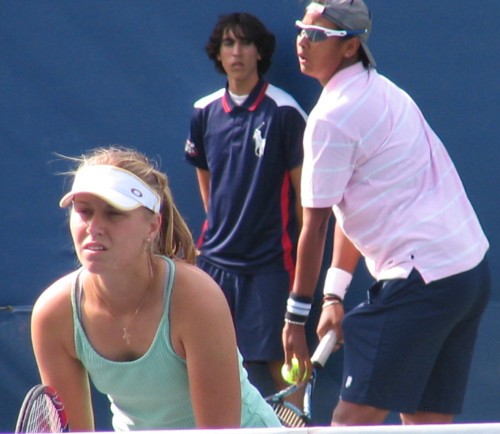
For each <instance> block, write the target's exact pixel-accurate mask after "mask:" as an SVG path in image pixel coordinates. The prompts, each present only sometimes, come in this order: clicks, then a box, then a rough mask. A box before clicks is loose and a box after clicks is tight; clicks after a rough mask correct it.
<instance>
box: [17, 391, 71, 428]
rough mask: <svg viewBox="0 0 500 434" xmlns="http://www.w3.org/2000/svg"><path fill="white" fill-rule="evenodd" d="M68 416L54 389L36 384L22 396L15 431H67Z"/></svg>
mask: <svg viewBox="0 0 500 434" xmlns="http://www.w3.org/2000/svg"><path fill="white" fill-rule="evenodd" d="M67 431H69V429H68V418H67V416H66V411H65V410H64V405H63V403H62V401H61V399H60V398H59V396H58V394H57V392H56V390H55V389H54V388H53V387H50V386H44V385H37V386H35V387H33V388H32V389H31V390H30V391H29V392H28V393H27V394H26V397H25V398H24V401H23V404H22V406H21V410H20V412H19V417H18V419H17V424H16V430H15V432H16V433H44V432H67Z"/></svg>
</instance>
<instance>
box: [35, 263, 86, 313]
mask: <svg viewBox="0 0 500 434" xmlns="http://www.w3.org/2000/svg"><path fill="white" fill-rule="evenodd" d="M77 273H78V271H74V272H72V273H69V274H66V275H65V276H63V277H61V278H60V279H58V280H56V281H55V282H54V283H52V284H51V285H50V286H49V287H48V288H46V289H45V290H44V291H43V292H42V293H41V294H40V296H39V297H38V299H37V300H36V302H35V305H34V306H33V316H35V317H42V318H43V317H47V318H56V317H59V318H60V315H65V314H67V312H70V311H71V290H72V288H73V285H74V281H75V278H76V276H77Z"/></svg>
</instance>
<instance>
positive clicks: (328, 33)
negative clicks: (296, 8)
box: [295, 20, 368, 42]
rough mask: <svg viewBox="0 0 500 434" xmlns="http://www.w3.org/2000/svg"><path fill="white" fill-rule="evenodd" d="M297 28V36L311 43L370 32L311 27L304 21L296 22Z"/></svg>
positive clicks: (365, 30) (366, 30)
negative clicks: (303, 37)
mask: <svg viewBox="0 0 500 434" xmlns="http://www.w3.org/2000/svg"><path fill="white" fill-rule="evenodd" d="M295 27H297V31H298V33H297V36H298V37H300V36H305V37H306V38H307V39H309V41H311V42H319V41H324V40H326V39H327V38H333V37H337V38H343V37H345V36H352V35H361V34H364V33H367V32H368V29H362V30H333V29H327V28H326V27H320V26H310V25H307V24H304V23H303V22H302V21H300V20H297V21H295Z"/></svg>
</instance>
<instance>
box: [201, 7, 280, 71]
mask: <svg viewBox="0 0 500 434" xmlns="http://www.w3.org/2000/svg"><path fill="white" fill-rule="evenodd" d="M227 30H230V31H232V32H233V34H234V36H235V37H236V38H238V39H242V40H245V41H248V42H252V43H253V44H254V45H255V46H256V47H257V51H258V52H259V54H260V57H261V59H260V60H259V61H258V63H257V70H258V72H259V75H260V76H262V75H263V74H264V73H265V72H266V71H267V70H268V69H269V67H270V66H271V58H272V55H273V53H274V47H275V45H276V38H275V37H274V35H273V34H272V33H271V32H269V31H268V30H267V29H266V27H265V26H264V24H262V22H261V21H260V20H259V19H258V18H256V17H254V16H253V15H251V14H248V13H245V12H235V13H232V14H227V15H222V16H220V17H219V20H218V21H217V24H216V25H215V27H214V29H213V30H212V34H211V35H210V37H209V39H208V42H207V44H206V45H205V50H206V52H207V54H208V57H209V59H210V60H212V61H213V62H214V64H215V69H217V71H219V72H221V73H223V74H225V73H226V72H225V71H224V68H223V67H222V63H221V62H220V60H218V59H217V56H218V55H219V52H220V46H221V44H222V37H223V35H224V32H225V31H227Z"/></svg>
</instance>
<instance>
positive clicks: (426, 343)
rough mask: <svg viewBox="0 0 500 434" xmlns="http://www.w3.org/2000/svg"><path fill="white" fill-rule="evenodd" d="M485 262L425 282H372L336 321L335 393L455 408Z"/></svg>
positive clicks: (480, 305) (484, 297)
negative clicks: (340, 338)
mask: <svg viewBox="0 0 500 434" xmlns="http://www.w3.org/2000/svg"><path fill="white" fill-rule="evenodd" d="M490 287H491V281H490V274H489V268H488V263H487V261H486V260H483V262H481V263H480V264H479V265H478V266H477V267H476V268H474V269H472V270H470V271H467V272H464V273H460V274H457V275H454V276H450V277H447V278H445V279H441V280H438V281H435V282H431V283H429V284H425V283H424V281H423V280H422V278H421V276H420V274H419V273H418V272H417V271H416V270H413V271H412V273H411V274H410V275H409V276H408V278H407V279H395V280H386V281H380V282H377V283H376V284H374V285H373V286H372V288H371V289H370V290H369V291H368V300H367V301H366V302H364V303H362V304H360V305H359V306H357V307H356V308H354V309H353V310H352V311H351V312H349V313H347V314H346V315H345V317H344V321H343V324H342V325H343V331H344V339H345V348H344V351H345V352H344V357H345V360H344V373H343V382H342V389H341V393H340V395H341V398H342V399H343V400H344V401H347V402H353V403H358V404H365V405H370V406H374V407H377V408H382V409H387V410H391V411H395V412H400V413H414V412H416V411H426V412H434V413H446V414H459V413H460V412H461V411H462V405H463V400H464V395H465V389H466V385H467V379H468V374H469V370H470V365H471V359H472V354H473V350H474V344H475V341H476V336H477V331H478V327H479V323H480V319H481V316H482V314H483V312H484V310H485V307H486V304H487V302H488V299H489V295H490Z"/></svg>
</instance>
